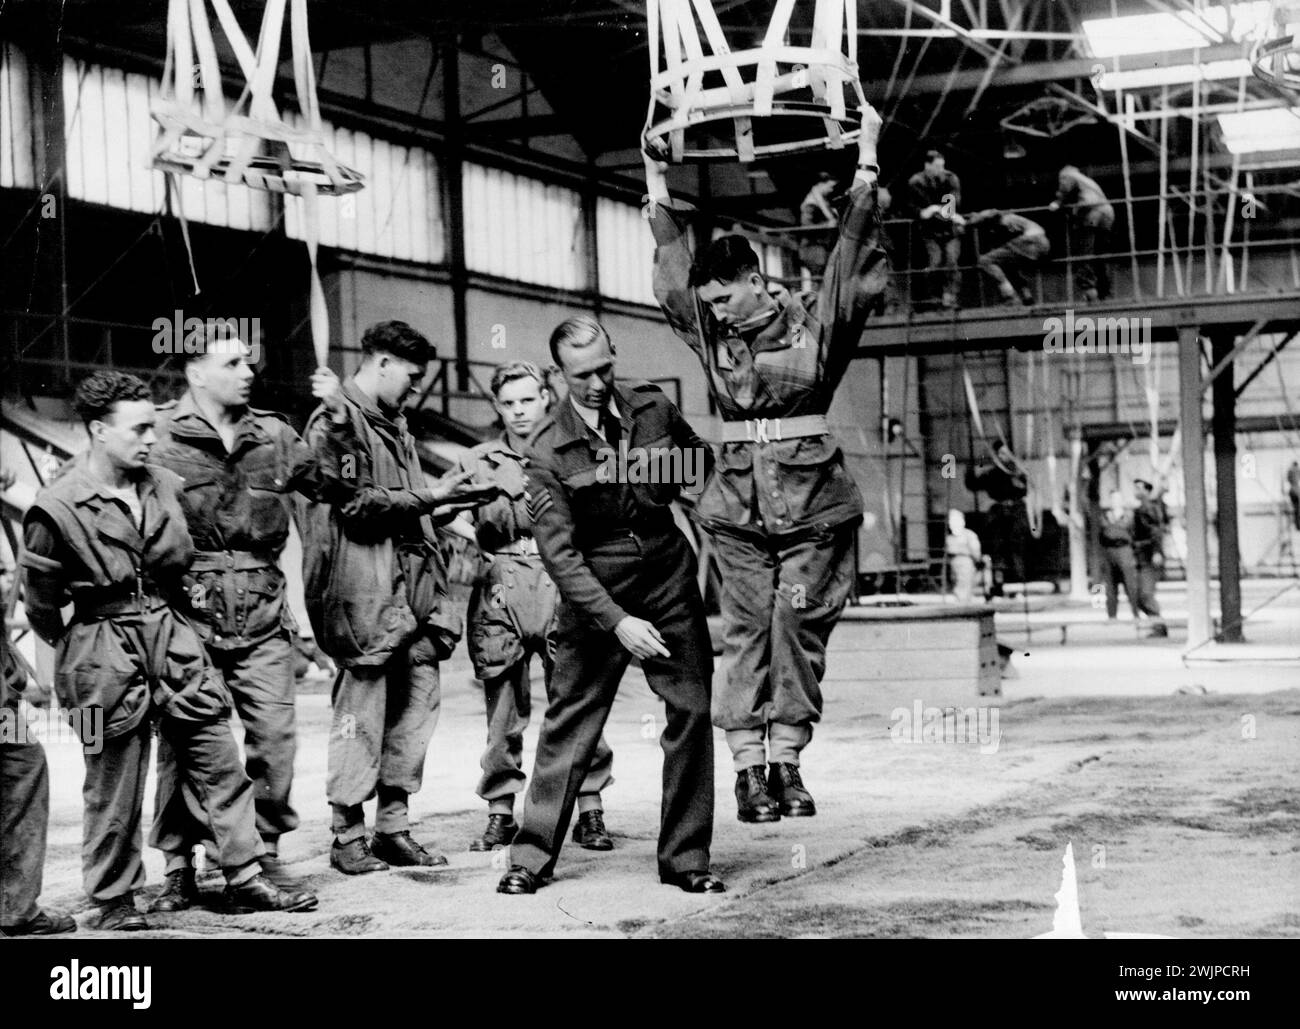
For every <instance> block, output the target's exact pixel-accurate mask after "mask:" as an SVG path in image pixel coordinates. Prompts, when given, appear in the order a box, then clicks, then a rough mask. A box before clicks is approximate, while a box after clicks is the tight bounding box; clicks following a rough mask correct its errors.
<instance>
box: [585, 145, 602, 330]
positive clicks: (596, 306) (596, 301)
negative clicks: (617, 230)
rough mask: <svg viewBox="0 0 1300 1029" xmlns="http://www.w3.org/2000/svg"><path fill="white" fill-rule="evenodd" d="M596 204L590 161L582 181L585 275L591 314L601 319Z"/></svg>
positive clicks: (593, 175) (593, 173)
mask: <svg viewBox="0 0 1300 1029" xmlns="http://www.w3.org/2000/svg"><path fill="white" fill-rule="evenodd" d="M596 204H597V199H596V172H595V162H594V161H588V162H587V174H586V175H585V176H584V177H583V180H582V245H583V248H584V249H585V251H586V252H585V253H584V254H583V257H584V258H585V259H586V261H585V273H586V279H587V281H586V282H585V283H584V286H585V287H586V289H587V291H588V292H589V293H590V294H591V313H592V314H593V315H595V316H596V317H597V318H599V317H600V313H601V309H602V306H603V305H602V303H601V293H600V251H599V250H598V249H597V243H598V235H597V232H596Z"/></svg>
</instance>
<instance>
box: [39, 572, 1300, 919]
mask: <svg viewBox="0 0 1300 1029" xmlns="http://www.w3.org/2000/svg"><path fill="white" fill-rule="evenodd" d="M1280 585H1282V584H1278V583H1257V584H1251V586H1250V587H1249V588H1248V590H1247V605H1246V606H1247V608H1249V607H1251V606H1253V604H1254V603H1257V602H1258V601H1260V600H1263V599H1265V598H1266V597H1268V596H1271V595H1272V594H1273V593H1275V592H1276V591H1277V589H1278V588H1279V586H1280ZM1162 599H1164V600H1165V602H1166V607H1171V606H1172V608H1174V611H1173V612H1172V613H1174V614H1175V616H1176V614H1177V611H1176V608H1177V605H1178V603H1179V600H1180V597H1179V591H1178V590H1177V589H1171V590H1169V591H1167V593H1166V594H1162ZM1042 617H1043V616H1039V615H1035V618H1036V619H1041V618H1042ZM1070 617H1071V618H1074V619H1075V620H1076V621H1081V622H1082V623H1084V624H1082V625H1081V626H1079V627H1075V628H1072V629H1071V635H1070V643H1069V644H1068V645H1067V646H1061V645H1060V644H1059V643H1058V642H1057V640H1058V634H1057V633H1056V632H1055V631H1054V630H1050V629H1048V630H1044V631H1041V632H1040V631H1035V632H1034V633H1033V635H1032V637H1031V640H1032V642H1028V643H1027V642H1026V637H1025V634H1024V632H1023V621H1024V619H1023V617H1021V618H1019V619H1018V622H1019V623H1020V629H1019V630H1017V629H1016V627H1015V624H1013V623H1015V622H1016V621H1017V619H1016V618H1015V616H999V633H1000V634H1002V635H1003V637H1004V638H1006V639H1009V640H1012V641H1014V642H1016V643H1017V644H1018V645H1019V649H1018V650H1017V653H1016V657H1015V659H1014V663H1015V665H1016V666H1017V669H1018V671H1019V675H1020V677H1019V678H1017V679H1014V680H1009V681H1007V682H1006V683H1005V696H1004V697H1003V698H1001V700H1000V701H995V703H997V704H998V706H997V707H996V708H995V707H986V708H985V709H984V710H983V711H982V712H979V713H978V714H979V716H980V717H982V718H983V719H984V721H982V722H977V723H976V729H977V730H983V732H984V739H983V742H982V743H981V740H980V739H979V738H978V735H979V733H978V732H976V733H972V734H971V735H972V736H974V737H975V738H972V739H969V740H967V741H963V742H958V741H955V740H954V739H953V738H952V737H953V736H954V735H956V733H955V732H954V731H953V729H952V728H951V723H950V729H949V734H948V736H949V738H948V740H947V741H946V742H944V741H930V742H927V741H926V740H925V738H924V734H923V733H922V732H921V731H920V730H919V729H918V731H917V733H916V735H917V736H918V737H922V739H921V741H920V742H909V741H904V740H897V739H894V738H892V736H891V727H893V728H895V729H897V728H898V727H899V726H900V725H901V724H902V720H901V719H900V717H899V715H898V711H899V709H902V710H905V711H908V712H909V713H910V712H911V711H912V710H913V709H914V705H915V704H916V703H917V702H920V704H921V706H922V707H923V708H924V707H927V706H930V705H945V704H953V703H958V704H961V705H964V706H970V707H976V706H978V705H980V703H981V700H980V698H978V697H975V696H960V697H953V696H928V695H927V694H926V691H925V689H924V688H923V687H919V686H918V685H917V684H916V683H915V682H905V681H904V682H899V681H892V680H890V679H888V678H885V677H881V676H880V673H879V671H878V670H877V669H876V664H875V663H873V655H872V654H871V653H869V652H867V651H865V650H864V649H862V648H863V646H864V644H863V636H864V632H863V630H862V629H861V628H860V627H858V626H855V625H854V624H853V623H851V622H847V621H846V622H845V623H843V624H842V625H841V627H840V629H839V630H837V632H836V635H835V637H834V639H833V640H832V651H833V652H832V654H831V659H830V662H829V670H828V676H827V682H826V684H825V692H826V696H827V703H826V710H825V716H824V721H823V722H822V724H821V726H820V727H819V728H818V731H817V736H816V739H815V741H814V743H813V744H812V746H811V747H810V748H809V750H808V751H807V752H806V754H805V762H804V778H805V781H806V782H807V784H808V786H809V788H810V789H811V790H812V791H813V793H814V795H815V796H816V798H817V802H818V806H819V809H820V810H819V814H818V816H817V817H816V818H813V819H786V820H784V821H782V822H780V823H777V824H775V825H771V826H745V825H742V824H740V823H739V822H737V821H736V819H735V803H734V800H733V798H732V795H731V791H732V782H733V777H732V774H731V771H730V767H729V766H730V762H729V760H728V759H727V757H726V755H725V746H724V745H723V743H722V739H721V735H720V734H718V737H717V746H718V766H717V767H718V774H717V780H716V791H717V819H716V833H715V838H714V849H713V853H714V866H715V870H716V871H717V872H718V873H719V874H721V875H722V876H723V877H724V878H725V879H726V881H727V883H728V886H729V888H730V889H729V892H728V893H727V894H725V895H722V896H718V897H704V898H701V897H692V896H688V895H686V894H683V893H681V892H680V891H678V890H676V889H673V888H670V887H665V886H661V885H660V884H659V883H658V881H657V879H656V877H655V862H654V840H655V835H656V831H657V824H658V799H659V798H658V780H659V766H660V751H659V748H658V745H657V739H656V736H657V731H658V728H659V727H661V726H662V709H661V706H660V704H659V702H658V701H657V699H656V698H655V697H654V696H653V694H651V693H650V691H649V690H648V689H647V687H646V685H645V681H644V679H643V678H642V677H641V675H640V674H639V673H638V672H636V671H633V672H631V673H630V674H629V676H628V678H627V680H626V681H625V683H624V686H623V689H622V691H621V693H620V695H619V698H618V701H617V703H616V704H615V707H614V711H613V715H612V717H611V721H610V723H609V728H608V738H609V741H610V743H611V745H612V746H613V748H614V751H615V774H616V777H617V782H616V783H615V784H614V785H613V786H612V787H611V788H610V790H609V791H608V793H607V795H606V808H607V819H606V820H607V822H608V824H609V827H610V829H611V831H612V833H613V835H614V838H615V843H616V849H615V850H614V851H613V852H612V853H609V854H593V853H589V852H586V851H583V850H580V849H578V848H577V847H575V846H573V845H571V844H570V845H569V846H567V847H566V848H565V851H564V853H563V855H562V857H561V860H560V865H559V869H558V874H557V878H556V880H555V882H554V883H553V884H552V885H551V886H548V887H546V888H545V889H543V890H542V891H540V892H539V893H538V894H537V895H536V896H534V897H504V896H499V895H498V894H496V893H495V892H494V887H495V884H496V881H497V879H498V878H499V876H500V874H501V870H502V869H503V867H504V864H505V855H504V854H503V853H498V854H496V855H476V854H470V853H469V852H468V851H467V850H466V846H467V844H468V842H469V840H470V839H471V838H472V837H473V836H474V835H475V834H476V833H477V832H478V831H479V830H480V829H481V827H482V822H483V818H484V810H483V807H482V805H481V803H480V802H479V800H478V798H477V797H475V796H474V793H473V788H474V784H475V781H476V778H477V774H478V757H479V752H480V748H481V746H482V742H483V734H484V730H483V725H482V712H481V705H482V698H481V694H480V693H479V692H478V691H477V690H476V689H475V687H474V685H473V682H472V680H471V679H470V676H469V671H468V665H467V662H466V661H465V660H464V657H463V654H460V653H458V655H457V656H456V658H455V659H454V660H453V661H452V662H451V663H450V664H449V665H448V666H446V667H445V668H444V705H443V714H442V720H441V723H440V725H439V727H438V731H437V733H436V734H435V737H434V742H433V746H432V747H431V749H430V754H429V759H428V763H427V767H426V779H425V788H424V790H423V791H422V792H421V793H420V794H419V795H418V796H417V797H416V798H415V800H414V804H413V811H414V815H415V817H416V819H417V825H416V827H415V835H416V837H417V839H419V840H421V841H422V842H424V843H425V844H426V845H428V846H430V847H435V848H437V849H440V850H442V851H443V852H444V853H446V854H447V855H448V857H449V858H450V860H451V864H450V867H449V868H447V869H445V870H415V871H392V872H388V873H381V874H377V875H372V876H367V877H362V878H347V877H344V876H342V875H339V874H337V873H335V872H333V871H331V870H330V869H329V868H328V865H327V860H326V852H327V848H328V845H329V835H328V831H327V824H328V823H327V817H328V810H327V807H326V804H325V799H324V787H323V782H324V771H325V750H324V740H325V735H326V729H327V725H328V714H329V712H328V702H327V698H326V697H325V696H324V695H323V693H322V692H321V691H320V688H319V687H317V688H316V689H315V690H314V691H308V692H305V693H304V694H303V695H302V696H300V699H299V716H300V736H301V745H300V750H299V755H298V765H297V776H298V778H297V783H296V786H295V802H296V804H297V806H298V809H299V812H300V814H301V815H302V819H303V824H302V827H301V828H300V829H299V830H298V831H297V832H295V833H293V834H291V835H290V836H288V837H286V838H285V841H284V856H285V858H286V860H287V861H288V862H290V869H291V871H292V872H293V873H294V874H295V875H297V876H300V877H301V879H302V880H303V882H304V883H305V884H306V885H308V886H310V887H311V888H312V889H314V890H316V891H317V892H318V893H319V895H320V907H319V909H318V910H317V911H315V912H311V913H309V914H305V915H264V916H243V917H232V916H226V915H222V914H219V913H217V912H215V911H210V910H197V911H191V912H186V913H183V914H178V915H161V916H153V917H152V922H153V925H154V927H155V928H154V931H153V933H151V935H165V936H178V937H183V936H212V935H239V934H244V933H252V934H274V935H290V936H330V935H348V936H394V935H403V936H406V935H410V936H455V935H466V936H483V935H487V936H494V935H511V936H525V935H538V936H554V935H574V934H587V935H611V936H628V935H641V936H671V937H682V936H718V935H727V936H810V937H822V936H825V937H836V936H886V937H915V936H939V937H1007V936H1009V937H1028V936H1033V935H1036V934H1038V933H1043V932H1047V931H1048V930H1049V929H1051V927H1052V916H1053V911H1054V907H1055V904H1054V901H1053V894H1054V893H1055V892H1056V890H1057V888H1058V887H1059V885H1060V877H1061V859H1062V855H1063V853H1064V850H1065V846H1066V844H1067V843H1070V842H1072V843H1073V845H1074V847H1073V849H1074V853H1075V855H1076V861H1077V871H1078V882H1079V900H1080V909H1081V914H1082V920H1083V925H1084V929H1085V931H1086V932H1088V934H1089V935H1093V936H1099V935H1100V934H1101V933H1102V931H1112V932H1114V931H1127V932H1146V933H1161V934H1166V935H1169V936H1177V937H1229V936H1246V937H1276V936H1289V937H1295V936H1300V843H1298V842H1297V841H1298V840H1300V832H1298V830H1300V789H1298V788H1297V783H1298V782H1300V779H1298V778H1297V771H1300V659H1297V660H1291V661H1290V662H1285V661H1274V662H1272V663H1266V664H1249V665H1246V664H1228V663H1222V662H1202V663H1195V664H1184V662H1183V661H1182V659H1181V657H1180V652H1181V650H1182V649H1183V644H1182V637H1183V635H1184V633H1183V631H1182V630H1175V631H1174V633H1173V636H1172V638H1171V639H1170V640H1168V641H1148V640H1143V639H1140V638H1138V637H1137V635H1136V634H1135V632H1134V629H1133V627H1132V626H1131V625H1130V624H1125V623H1122V622H1121V623H1118V624H1107V623H1105V622H1104V620H1102V619H1100V618H1099V617H1096V616H1095V613H1094V612H1090V611H1089V610H1087V609H1083V610H1080V611H1077V612H1074V613H1071V615H1070ZM1297 626H1300V590H1295V591H1292V593H1291V594H1289V595H1287V596H1285V597H1283V598H1281V599H1280V600H1279V601H1276V602H1275V603H1274V604H1273V605H1272V606H1270V607H1269V608H1267V609H1266V610H1265V611H1264V612H1262V613H1261V615H1259V616H1257V618H1256V619H1255V620H1253V621H1252V622H1251V623H1249V626H1248V636H1249V637H1250V638H1251V639H1252V640H1256V641H1259V642H1260V644H1261V646H1262V645H1263V644H1264V643H1268V644H1271V645H1272V649H1271V650H1270V651H1269V653H1273V652H1274V651H1276V650H1277V649H1278V647H1283V648H1285V647H1288V646H1289V647H1290V648H1291V651H1292V652H1294V653H1295V654H1296V656H1297V658H1300V631H1298V629H1297ZM866 669H871V670H873V671H872V672H871V673H870V674H868V673H866V672H864V670H866ZM540 693H541V683H540V681H538V682H536V683H535V695H536V696H537V697H538V703H537V705H536V706H537V707H538V708H539V710H540ZM986 703H987V701H986ZM994 718H996V725H994V723H993V721H992V720H993V719H994ZM995 729H996V730H997V731H998V732H1000V736H999V735H998V732H994V731H993V730H995ZM534 732H535V727H534ZM893 735H895V736H897V735H900V733H899V732H895V733H894V734H893ZM902 735H906V736H909V737H910V735H911V734H910V733H902ZM531 742H532V737H531V735H530V739H529V744H530V746H531ZM48 752H49V756H50V763H51V767H52V791H53V815H52V821H51V827H50V848H49V857H48V862H47V874H46V887H45V901H46V903H49V904H54V905H62V906H64V907H65V908H71V909H75V910H78V911H79V912H82V913H83V914H84V915H86V916H87V917H82V919H81V920H82V922H83V924H84V925H85V926H86V931H87V932H88V933H89V932H91V931H93V930H90V928H89V925H88V922H89V917H88V914H89V913H88V909H87V907H86V904H85V902H84V899H83V898H82V895H81V891H80V870H79V847H80V833H81V830H80V818H81V802H80V779H81V756H80V754H79V752H78V750H77V748H76V746H75V744H73V743H70V742H67V741H59V740H55V741H51V742H50V744H49V746H48ZM526 767H531V752H530V753H529V754H528V755H527V766H526ZM149 796H150V797H152V787H151V789H150V794H149ZM151 806H152V804H151V802H150V803H149V804H147V808H148V807H151ZM146 865H147V867H148V871H149V878H150V883H151V885H150V887H149V892H152V890H153V889H155V888H156V885H157V883H158V882H159V879H160V877H161V858H160V856H159V855H158V854H156V853H154V852H152V851H148V852H147V853H146ZM219 887H220V882H219V880H216V881H211V882H210V883H209V889H211V890H213V891H216V890H219Z"/></svg>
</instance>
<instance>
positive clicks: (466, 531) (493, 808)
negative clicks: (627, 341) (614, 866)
mask: <svg viewBox="0 0 1300 1029" xmlns="http://www.w3.org/2000/svg"><path fill="white" fill-rule="evenodd" d="M491 392H492V401H493V406H494V407H495V408H496V411H497V414H498V416H500V418H501V420H502V422H503V423H504V426H505V428H504V431H503V432H502V433H501V435H500V436H499V437H497V438H496V439H490V440H488V441H487V442H486V443H480V444H479V445H478V446H476V447H474V448H473V449H472V450H470V451H469V453H467V454H465V455H464V457H462V458H461V462H460V469H461V471H469V472H472V473H473V475H474V478H476V479H479V480H481V481H483V482H493V483H496V485H497V486H499V487H501V495H500V496H499V497H497V499H495V500H493V501H492V502H491V503H489V504H485V505H484V506H483V507H480V508H477V509H475V510H473V511H467V512H463V513H462V514H461V515H460V517H459V518H458V519H457V520H456V521H454V522H452V523H451V526H450V527H451V528H453V529H454V530H455V531H457V532H460V533H461V534H462V535H466V536H468V537H469V538H472V539H473V540H474V541H475V542H476V543H477V544H478V546H479V549H480V550H481V551H482V552H483V554H484V556H485V557H487V558H488V559H489V563H488V564H487V567H486V568H485V569H484V570H483V572H482V574H481V575H480V576H479V579H478V581H477V582H476V583H475V584H474V592H473V593H472V594H471V596H470V601H469V617H468V621H469V627H468V632H467V641H468V644H469V655H470V660H471V661H472V662H473V664H474V674H475V675H476V676H478V678H480V679H481V680H482V681H483V700H484V704H485V706H486V708H487V722H488V739H487V749H486V750H484V751H483V758H482V761H481V764H482V767H483V775H482V777H481V778H480V779H479V784H478V795H479V796H480V797H482V798H483V799H484V800H486V801H487V802H488V824H487V828H486V829H485V830H484V832H483V834H482V835H481V836H479V837H478V838H477V839H475V840H474V841H473V842H472V843H471V844H470V847H469V849H470V850H474V851H486V850H494V849H495V848H497V847H500V846H504V845H506V844H508V843H509V842H510V841H511V840H512V839H514V837H515V833H516V832H517V831H518V829H519V824H518V823H517V822H516V821H515V818H514V801H515V794H517V793H520V792H522V790H523V788H524V770H523V751H524V730H525V729H527V728H528V719H529V715H530V713H531V710H532V695H531V691H530V684H529V674H528V669H529V665H530V664H531V659H532V655H533V654H534V653H537V654H540V655H541V658H542V666H543V672H544V675H545V678H546V691H547V695H548V696H549V695H550V691H551V680H552V676H553V675H554V672H555V646H556V640H555V628H556V591H555V583H553V582H552V581H551V577H550V576H549V575H547V574H546V567H545V566H544V565H543V564H542V558H541V555H540V554H539V553H538V549H537V541H536V540H535V539H534V538H533V525H532V519H531V518H529V516H528V508H527V505H526V503H525V500H524V494H525V489H524V469H525V466H526V464H527V461H526V459H525V458H524V456H523V451H524V448H525V445H526V441H527V439H528V437H529V436H531V435H532V434H533V431H534V430H535V429H536V428H537V426H538V424H539V423H540V422H541V421H542V419H543V418H544V417H545V416H546V412H547V408H548V407H549V406H550V391H549V390H548V389H547V387H546V382H545V379H544V378H543V376H542V372H541V370H540V369H539V368H538V367H537V366H536V365H534V364H531V363H530V362H528V361H514V362H512V363H509V364H503V365H501V366H499V367H498V368H497V369H496V371H495V372H494V373H493V375H492V383H491ZM462 527H463V531H462ZM613 764H614V754H613V752H612V751H611V750H610V749H609V744H608V743H606V742H605V738H604V736H601V738H600V743H599V744H598V745H597V747H596V756H595V758H594V759H593V760H592V763H591V767H590V768H588V769H587V775H586V778H585V779H584V780H583V783H582V788H581V789H580V791H579V793H578V823H577V825H575V826H574V829H573V841H574V842H575V843H576V844H578V846H580V847H583V848H585V849H587V850H612V849H613V848H614V841H613V840H611V839H610V836H609V833H608V832H607V831H606V829H605V820H604V805H603V804H602V803H601V799H600V794H601V791H602V790H604V789H605V788H606V787H607V786H609V784H610V783H611V782H613V781H614V779H613V776H612V774H611V770H612V768H613Z"/></svg>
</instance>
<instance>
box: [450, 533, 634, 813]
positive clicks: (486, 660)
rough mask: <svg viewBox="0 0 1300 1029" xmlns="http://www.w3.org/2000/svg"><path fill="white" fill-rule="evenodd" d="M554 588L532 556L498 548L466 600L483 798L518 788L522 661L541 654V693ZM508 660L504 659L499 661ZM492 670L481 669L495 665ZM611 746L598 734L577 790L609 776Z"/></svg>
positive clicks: (551, 659)
mask: <svg viewBox="0 0 1300 1029" xmlns="http://www.w3.org/2000/svg"><path fill="white" fill-rule="evenodd" d="M555 614H556V590H555V584H554V583H553V582H551V579H550V576H548V575H547V574H546V568H545V567H544V566H543V564H542V561H541V558H540V557H532V556H515V555H499V556H498V557H497V558H496V559H495V561H494V563H493V565H492V568H491V569H490V571H489V573H488V575H487V576H486V577H485V579H484V581H483V582H482V583H480V584H479V588H477V589H476V590H475V591H474V594H473V596H472V597H471V598H470V605H469V647H470V655H471V657H472V658H473V659H474V664H475V667H476V669H481V670H482V674H483V701H484V705H485V707H486V709H487V728H488V732H487V747H486V749H485V750H484V751H483V757H482V759H481V760H480V765H481V766H482V768H483V776H482V778H480V779H479V784H478V790H477V793H478V795H479V796H480V797H482V798H483V799H484V800H487V801H493V800H500V799H502V798H504V797H513V796H514V795H515V794H516V793H522V792H523V789H524V782H525V776H524V769H523V755H524V731H525V730H526V729H527V728H528V721H529V718H530V716H531V714H532V691H531V688H530V677H529V666H530V664H531V662H532V656H533V654H538V655H539V656H540V657H541V659H542V668H543V672H544V675H545V680H546V695H547V699H548V700H549V699H550V696H551V681H552V679H553V677H554V674H555V648H556V639H555V629H556V620H555ZM507 662H508V663H507ZM503 665H505V667H504V670H502V671H499V672H498V674H495V675H492V674H487V673H488V672H492V671H497V670H498V669H501V668H502V666H503ZM613 764H614V753H613V751H611V750H610V749H609V744H608V743H606V742H605V738H604V737H603V736H602V737H601V738H600V742H599V743H598V744H597V745H596V756H595V758H594V759H593V760H592V764H591V768H590V770H589V771H588V773H587V778H586V780H585V781H584V782H583V784H582V789H581V790H580V791H579V795H580V796H599V795H600V794H601V792H602V791H603V790H604V789H605V788H606V787H607V786H609V785H610V783H612V782H613V781H614V777H613V774H612V772H613Z"/></svg>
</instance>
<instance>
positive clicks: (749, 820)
mask: <svg viewBox="0 0 1300 1029" xmlns="http://www.w3.org/2000/svg"><path fill="white" fill-rule="evenodd" d="M736 820H737V821H738V822H745V823H746V824H748V825H755V824H757V823H759V822H779V821H781V812H779V811H748V812H747V811H737V812H736Z"/></svg>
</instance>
